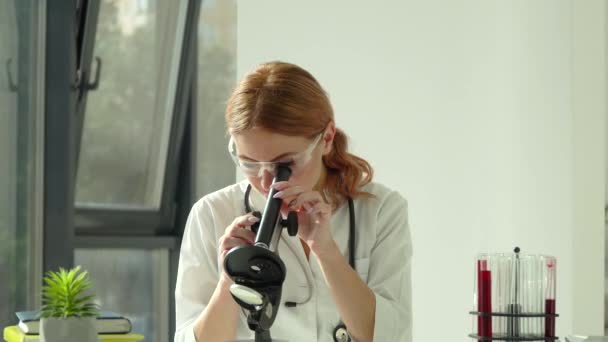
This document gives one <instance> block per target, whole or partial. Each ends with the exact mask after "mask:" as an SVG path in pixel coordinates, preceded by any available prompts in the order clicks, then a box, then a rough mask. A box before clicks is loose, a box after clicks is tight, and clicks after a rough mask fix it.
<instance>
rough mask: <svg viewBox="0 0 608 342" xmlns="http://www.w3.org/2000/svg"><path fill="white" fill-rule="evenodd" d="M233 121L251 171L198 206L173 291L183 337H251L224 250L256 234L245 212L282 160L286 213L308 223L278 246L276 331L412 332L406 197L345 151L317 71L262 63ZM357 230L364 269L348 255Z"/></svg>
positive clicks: (368, 335) (246, 82)
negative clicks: (287, 173)
mask: <svg viewBox="0 0 608 342" xmlns="http://www.w3.org/2000/svg"><path fill="white" fill-rule="evenodd" d="M226 123H227V126H228V132H229V134H230V135H231V141H230V146H229V150H230V153H231V155H232V157H233V159H234V160H235V162H236V164H237V165H238V166H239V168H240V170H241V171H242V173H243V174H244V175H245V176H246V180H244V181H242V182H240V183H237V184H234V185H232V186H229V187H227V188H224V189H222V190H219V191H216V192H214V193H212V194H210V195H207V196H205V197H203V198H202V199H201V200H200V201H198V202H197V203H196V204H195V205H194V207H193V208H192V211H191V213H190V217H189V219H188V222H187V224H186V229H185V232H184V237H183V242H182V247H181V252H180V261H179V270H178V276H177V286H176V291H175V299H176V302H175V303H176V311H177V315H176V320H177V324H176V327H177V329H176V330H177V331H176V334H175V341H179V342H182V341H198V342H202V341H230V340H239V339H251V338H252V337H253V333H252V332H251V331H250V330H249V329H248V327H247V324H246V318H245V317H244V315H243V314H242V313H241V309H240V307H239V306H238V305H237V304H236V303H235V301H234V299H233V298H232V296H231V294H230V291H229V289H230V285H231V284H232V281H231V279H230V278H229V277H228V276H227V275H226V274H225V273H224V270H223V259H224V257H225V255H226V253H227V252H228V251H229V250H230V249H231V248H233V247H235V246H240V245H244V244H252V243H253V241H254V240H255V234H254V233H253V232H252V231H251V229H250V227H251V226H252V225H253V224H254V223H255V222H257V221H258V218H257V217H255V216H253V215H252V214H251V213H248V212H247V211H252V210H257V211H263V209H264V205H265V199H266V197H267V196H268V194H269V193H270V190H271V185H272V179H273V176H274V171H275V169H276V165H278V164H279V163H280V164H287V165H288V166H289V167H290V168H291V169H292V175H291V177H290V178H289V180H288V181H286V182H278V183H275V184H274V185H272V186H273V187H274V188H276V190H277V191H278V193H277V194H276V196H275V197H277V198H281V199H282V203H283V204H282V208H281V211H282V213H283V215H285V214H286V213H287V212H288V211H289V210H296V211H297V212H298V221H299V231H298V234H297V236H294V237H291V236H289V235H288V234H287V232H283V234H282V235H281V240H280V243H279V246H278V254H279V255H280V257H281V259H282V260H283V262H284V263H285V266H286V268H287V276H286V279H285V282H284V284H283V295H282V300H283V301H284V302H285V303H288V305H283V306H281V307H280V309H279V311H278V315H277V317H276V320H275V322H274V324H273V326H272V328H271V334H272V337H273V338H274V339H277V340H279V339H280V340H287V341H291V342H296V341H306V342H310V341H333V340H334V335H335V330H336V327H337V326H339V325H340V324H342V323H343V324H344V325H345V326H346V327H347V330H348V334H349V335H350V336H351V337H352V339H353V340H355V341H372V340H373V341H390V342H393V341H404V342H405V341H407V342H409V341H411V280H410V259H411V253H412V250H411V242H410V233H409V228H408V223H407V205H406V201H405V200H404V199H403V198H402V197H401V196H400V195H399V194H398V193H397V192H395V191H392V190H390V189H388V188H386V187H384V186H382V185H380V184H377V183H374V182H372V168H371V167H370V165H369V164H368V163H367V162H366V161H365V160H363V159H361V158H359V157H356V156H354V155H352V154H350V153H348V152H347V138H346V135H345V134H344V133H343V132H342V131H341V130H340V129H338V128H336V125H335V122H334V115H333V110H332V107H331V104H330V102H329V99H328V97H327V95H326V93H325V92H324V91H323V89H322V88H321V86H320V85H319V83H318V82H317V81H316V79H315V78H314V77H313V76H312V75H311V74H310V73H308V72H307V71H305V70H304V69H302V68H300V67H298V66H296V65H293V64H289V63H282V62H270V63H265V64H262V65H260V66H258V67H257V69H255V70H254V71H253V72H252V73H250V74H248V75H246V76H245V78H244V79H243V80H242V81H241V82H240V83H239V85H238V86H237V88H236V89H235V90H234V92H233V94H232V96H231V97H230V99H229V101H228V105H227V109H226ZM248 187H250V189H249V191H247V188H248ZM246 193H248V195H247V194H246ZM245 197H247V198H246V203H247V204H244V198H245ZM349 199H351V202H352V203H349ZM351 205H352V210H351ZM351 213H352V215H354V220H352V218H351ZM352 227H354V231H355V234H354V235H355V237H354V241H355V242H354V244H355V248H353V251H354V266H355V269H353V268H352V267H351V265H350V264H349V253H351V251H349V248H348V246H349V244H348V240H349V236H350V233H349V232H350V231H351V229H352Z"/></svg>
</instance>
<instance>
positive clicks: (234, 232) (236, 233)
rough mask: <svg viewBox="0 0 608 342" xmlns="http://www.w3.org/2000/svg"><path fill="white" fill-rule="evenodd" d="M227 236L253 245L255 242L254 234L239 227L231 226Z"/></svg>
mask: <svg viewBox="0 0 608 342" xmlns="http://www.w3.org/2000/svg"><path fill="white" fill-rule="evenodd" d="M226 235H227V236H231V237H237V238H241V239H243V240H245V241H248V242H251V243H253V242H254V241H255V233H254V232H252V231H251V230H249V229H245V228H243V227H239V226H232V229H230V230H228V231H227V232H226Z"/></svg>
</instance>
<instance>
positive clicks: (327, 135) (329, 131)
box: [321, 120, 336, 155]
mask: <svg viewBox="0 0 608 342" xmlns="http://www.w3.org/2000/svg"><path fill="white" fill-rule="evenodd" d="M335 136H336V123H335V122H334V121H333V120H332V121H330V122H329V123H328V124H327V127H326V128H325V131H324V132H323V137H322V138H321V143H322V144H323V155H327V154H329V152H331V150H332V149H333V147H334V137H335Z"/></svg>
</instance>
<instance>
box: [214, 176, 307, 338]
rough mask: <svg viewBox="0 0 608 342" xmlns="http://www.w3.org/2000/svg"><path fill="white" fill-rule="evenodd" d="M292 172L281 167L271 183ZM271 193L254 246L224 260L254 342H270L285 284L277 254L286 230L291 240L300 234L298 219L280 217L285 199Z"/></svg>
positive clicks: (290, 215) (231, 253) (292, 215)
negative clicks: (271, 329)
mask: <svg viewBox="0 0 608 342" xmlns="http://www.w3.org/2000/svg"><path fill="white" fill-rule="evenodd" d="M290 176H291V169H290V168H289V167H288V166H285V165H279V166H278V167H277V170H276V175H275V177H274V179H273V180H272V183H273V184H274V183H276V182H280V181H286V180H288V179H289V177H290ZM276 192H277V191H276V190H275V189H271V191H270V194H269V195H268V199H267V201H266V206H265V208H264V212H263V214H260V213H259V212H258V213H254V215H256V216H260V215H261V218H260V219H261V220H260V221H259V222H258V223H257V224H255V225H254V226H252V230H253V231H254V232H255V233H256V238H255V243H254V244H253V245H246V246H237V247H234V248H233V249H231V250H230V251H229V252H228V253H227V254H226V257H225V258H224V270H225V271H226V274H228V276H230V278H231V279H232V280H233V281H234V284H232V285H231V286H230V293H231V294H232V297H233V298H234V300H235V301H236V302H237V303H238V304H239V305H240V306H241V307H242V308H243V311H244V312H245V314H246V316H247V324H248V326H249V329H251V330H252V331H254V332H255V342H270V341H272V338H271V336H270V327H271V326H272V323H273V322H274V320H275V318H276V315H277V313H278V311H279V307H280V304H281V291H282V287H283V281H284V280H285V275H286V269H285V264H284V263H283V261H282V260H281V258H280V257H279V255H278V254H277V253H276V251H277V250H278V243H279V238H280V237H281V231H282V230H283V228H287V231H288V233H289V235H290V236H295V235H296V234H297V233H298V215H297V213H296V212H295V211H290V212H289V213H288V215H287V219H283V218H282V217H281V204H282V199H280V198H273V196H274V194H275V193H276Z"/></svg>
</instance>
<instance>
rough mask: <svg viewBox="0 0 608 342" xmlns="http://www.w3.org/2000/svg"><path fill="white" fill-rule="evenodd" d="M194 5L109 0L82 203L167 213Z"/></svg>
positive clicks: (80, 188) (85, 144)
mask: <svg viewBox="0 0 608 342" xmlns="http://www.w3.org/2000/svg"><path fill="white" fill-rule="evenodd" d="M186 7H187V1H153V0H102V1H101V4H100V9H99V19H98V25H97V33H96V37H95V44H94V50H93V55H94V56H96V57H99V58H100V59H101V61H102V72H101V80H100V83H99V88H98V89H97V90H95V91H93V92H91V93H90V94H89V95H88V100H87V108H86V110H85V115H84V117H85V119H84V127H83V133H82V143H81V150H80V157H79V169H78V178H77V184H76V202H80V203H96V204H106V205H110V206H119V207H120V206H123V207H124V206H125V205H126V206H135V207H138V206H139V207H148V208H159V206H160V201H161V194H162V191H163V181H164V176H165V163H166V160H167V148H168V144H169V138H170V136H169V135H170V130H171V123H172V119H173V109H174V100H175V91H176V82H177V77H178V69H179V62H180V56H181V49H182V41H183V33H184V24H185V15H186Z"/></svg>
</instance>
